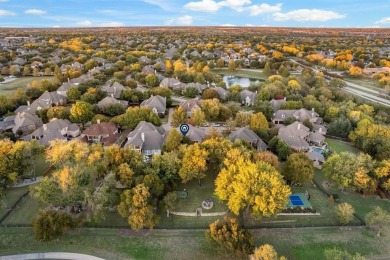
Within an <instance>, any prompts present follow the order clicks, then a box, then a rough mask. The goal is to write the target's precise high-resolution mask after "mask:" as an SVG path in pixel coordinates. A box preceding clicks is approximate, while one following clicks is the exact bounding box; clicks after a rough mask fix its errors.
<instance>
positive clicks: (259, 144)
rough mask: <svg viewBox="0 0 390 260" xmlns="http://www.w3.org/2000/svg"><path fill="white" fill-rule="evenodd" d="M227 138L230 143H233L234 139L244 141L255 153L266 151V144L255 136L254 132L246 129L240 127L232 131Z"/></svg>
mask: <svg viewBox="0 0 390 260" xmlns="http://www.w3.org/2000/svg"><path fill="white" fill-rule="evenodd" d="M229 138H230V140H231V141H232V142H234V141H235V140H236V139H239V140H243V141H246V142H248V143H249V144H250V145H252V146H253V147H254V148H256V149H257V151H265V150H267V149H268V146H267V144H266V143H264V141H263V140H261V138H260V137H258V136H257V135H256V134H255V132H253V131H252V130H250V129H249V128H247V127H241V128H238V129H237V130H235V131H233V132H232V133H231V134H230V135H229Z"/></svg>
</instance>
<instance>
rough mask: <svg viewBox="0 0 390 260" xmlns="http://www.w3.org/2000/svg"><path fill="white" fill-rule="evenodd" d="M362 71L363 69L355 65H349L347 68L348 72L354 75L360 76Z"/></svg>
mask: <svg viewBox="0 0 390 260" xmlns="http://www.w3.org/2000/svg"><path fill="white" fill-rule="evenodd" d="M362 73H363V70H362V69H361V68H359V67H357V66H351V67H350V68H349V74H350V75H351V76H354V77H358V76H361V75H362Z"/></svg>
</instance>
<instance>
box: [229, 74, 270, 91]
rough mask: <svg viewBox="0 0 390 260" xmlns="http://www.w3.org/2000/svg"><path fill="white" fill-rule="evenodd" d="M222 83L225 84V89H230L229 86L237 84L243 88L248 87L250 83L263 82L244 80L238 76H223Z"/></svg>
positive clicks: (250, 79)
mask: <svg viewBox="0 0 390 260" xmlns="http://www.w3.org/2000/svg"><path fill="white" fill-rule="evenodd" d="M223 81H224V82H225V83H226V87H227V88H230V87H231V86H233V85H235V84H238V85H240V86H241V87H243V88H247V87H249V85H250V84H251V83H252V82H256V81H263V80H261V79H254V78H244V77H238V76H231V75H224V76H223Z"/></svg>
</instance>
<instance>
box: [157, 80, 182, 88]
mask: <svg viewBox="0 0 390 260" xmlns="http://www.w3.org/2000/svg"><path fill="white" fill-rule="evenodd" d="M186 85H187V84H185V83H182V82H180V81H179V80H177V79H175V78H165V79H163V80H162V81H161V82H160V87H167V88H172V89H178V88H184V87H185V86H186Z"/></svg>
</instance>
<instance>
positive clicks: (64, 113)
mask: <svg viewBox="0 0 390 260" xmlns="http://www.w3.org/2000/svg"><path fill="white" fill-rule="evenodd" d="M47 117H48V118H49V119H50V120H51V119H53V118H58V119H69V118H70V110H69V108H67V107H63V106H56V107H51V108H49V109H48V110H47Z"/></svg>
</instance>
